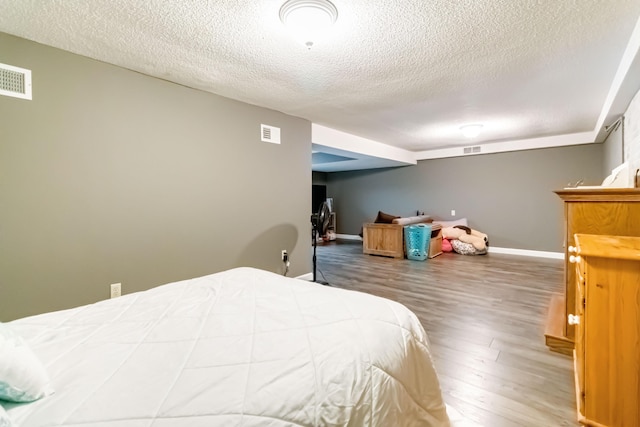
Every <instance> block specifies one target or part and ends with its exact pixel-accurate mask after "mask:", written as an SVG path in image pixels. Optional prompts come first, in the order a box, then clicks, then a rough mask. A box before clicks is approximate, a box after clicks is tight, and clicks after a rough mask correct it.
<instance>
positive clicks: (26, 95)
mask: <svg viewBox="0 0 640 427" xmlns="http://www.w3.org/2000/svg"><path fill="white" fill-rule="evenodd" d="M0 95H5V96H13V97H15V98H22V99H31V70H25V69H24V68H18V67H14V66H12V65H7V64H0Z"/></svg>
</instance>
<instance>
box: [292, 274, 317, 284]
mask: <svg viewBox="0 0 640 427" xmlns="http://www.w3.org/2000/svg"><path fill="white" fill-rule="evenodd" d="M295 278H296V279H300V280H306V281H307V282H311V281H312V280H313V273H306V274H303V275H301V276H296V277H295Z"/></svg>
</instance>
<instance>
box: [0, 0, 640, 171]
mask: <svg viewBox="0 0 640 427" xmlns="http://www.w3.org/2000/svg"><path fill="white" fill-rule="evenodd" d="M283 2H284V0H282V1H274V0H255V1H237V0H216V1H202V0H184V1H173V2H169V1H167V2H150V1H142V0H92V1H90V2H87V1H85V0H65V1H42V0H3V1H2V2H0V31H2V32H6V33H9V34H12V35H16V36H19V37H24V38H26V39H30V40H34V41H37V42H40V43H43V44H47V45H50V46H54V47H58V48H61V49H64V50H67V51H70V52H74V53H77V54H80V55H85V56H88V57H90V58H94V59H97V60H100V61H104V62H108V63H111V64H115V65H118V66H121V67H124V68H128V69H131V70H135V71H138V72H141V73H144V74H148V75H151V76H155V77H158V78H161V79H165V80H169V81H173V82H176V83H179V84H182V85H186V86H189V87H193V88H196V89H201V90H205V91H209V92H212V93H216V94H219V95H222V96H226V97H229V98H233V99H237V100H240V101H244V102H247V103H250V104H254V105H258V106H262V107H266V108H271V109H274V110H278V111H282V112H284V113H287V114H291V115H294V116H298V117H302V118H305V119H308V120H310V121H311V122H313V123H318V124H321V125H322V126H324V127H327V128H333V129H338V130H340V131H341V132H344V133H348V134H352V135H358V136H359V137H360V138H363V139H364V140H371V141H375V142H378V143H382V144H383V145H387V146H390V147H394V148H397V149H399V150H405V151H408V152H413V153H415V152H417V153H424V152H427V151H432V150H446V149H451V148H455V147H463V146H470V145H483V146H485V145H491V144H490V143H496V142H498V141H531V140H536V139H542V140H543V141H544V140H546V139H547V138H550V137H554V136H557V135H561V136H562V138H564V136H566V135H583V134H585V133H587V132H593V131H594V127H595V124H596V123H598V122H599V121H602V122H603V123H604V122H605V121H606V119H607V117H609V116H610V113H605V117H604V119H603V118H602V117H601V112H602V109H603V105H604V104H605V101H607V99H608V98H607V97H608V96H611V87H612V81H614V79H615V78H616V73H618V72H619V69H620V64H621V61H622V58H623V54H624V52H625V49H627V46H628V45H629V40H630V38H631V37H632V32H633V30H634V27H635V26H636V23H637V21H638V18H639V16H640V1H638V0H616V1H615V2H612V1H610V0H580V1H553V0H548V1H508V0H487V1H482V2H480V1H475V0H464V1H449V0H434V1H429V2H425V1H423V0H392V1H389V0H370V1H367V2H353V1H348V0H334V1H333V3H334V4H335V5H336V7H337V8H338V11H339V18H338V20H337V21H336V23H335V26H334V31H333V32H332V33H331V34H329V35H328V37H327V38H325V39H324V40H319V41H318V42H317V43H315V44H314V46H313V48H312V49H311V50H307V48H306V47H304V46H302V45H301V44H299V43H298V42H297V41H295V40H293V39H292V38H290V37H289V35H288V34H287V32H286V31H285V29H284V28H283V26H282V24H281V22H280V20H279V17H278V11H279V8H280V6H281V4H282V3H283ZM633 63H634V62H633V61H632V64H633ZM13 65H16V66H20V64H13ZM627 75H629V74H627ZM624 81H627V80H626V79H625V80H624ZM97 84H99V82H97ZM619 87H620V90H619V91H617V92H618V93H620V91H623V90H628V91H634V90H635V91H637V90H638V88H637V87H635V88H634V87H633V85H631V84H625V83H624V82H622V84H620V86H619ZM616 96H618V97H619V95H616ZM616 96H614V98H616ZM625 96H626V95H625ZM620 99H622V98H620ZM629 99H631V98H629ZM620 102H622V101H620ZM611 105H615V100H614V102H612V103H611ZM468 123H482V124H483V125H484V127H483V131H482V133H481V134H480V136H479V137H477V138H475V139H473V140H467V139H466V138H464V137H463V136H462V135H461V133H460V132H459V128H460V126H462V125H464V124H468ZM604 124H605V125H606V124H608V123H604ZM597 131H599V128H598V129H597ZM569 139H573V137H571V138H569ZM325 143H326V141H325V142H324V143H323V144H325ZM512 145H514V144H512ZM401 153H402V151H396V152H391V157H392V158H397V157H398V156H400V157H401V158H403V159H404V160H402V161H407V160H409V159H408V158H406V157H403V156H404V154H401ZM394 156H395V157H394ZM413 156H414V157H413V160H415V158H416V155H415V154H414V155H413ZM374 157H375V156H374Z"/></svg>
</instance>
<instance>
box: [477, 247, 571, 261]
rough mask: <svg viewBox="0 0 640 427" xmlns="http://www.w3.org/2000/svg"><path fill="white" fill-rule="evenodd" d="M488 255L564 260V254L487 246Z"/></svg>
mask: <svg viewBox="0 0 640 427" xmlns="http://www.w3.org/2000/svg"><path fill="white" fill-rule="evenodd" d="M489 253H493V254H508V255H520V256H532V257H538V258H552V259H564V254H563V253H562V252H546V251H531V250H529V249H513V248H496V247H494V246H489Z"/></svg>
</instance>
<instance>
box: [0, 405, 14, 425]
mask: <svg viewBox="0 0 640 427" xmlns="http://www.w3.org/2000/svg"><path fill="white" fill-rule="evenodd" d="M12 426H13V423H12V422H11V418H9V414H7V411H5V410H4V408H3V407H2V406H0V427H12Z"/></svg>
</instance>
